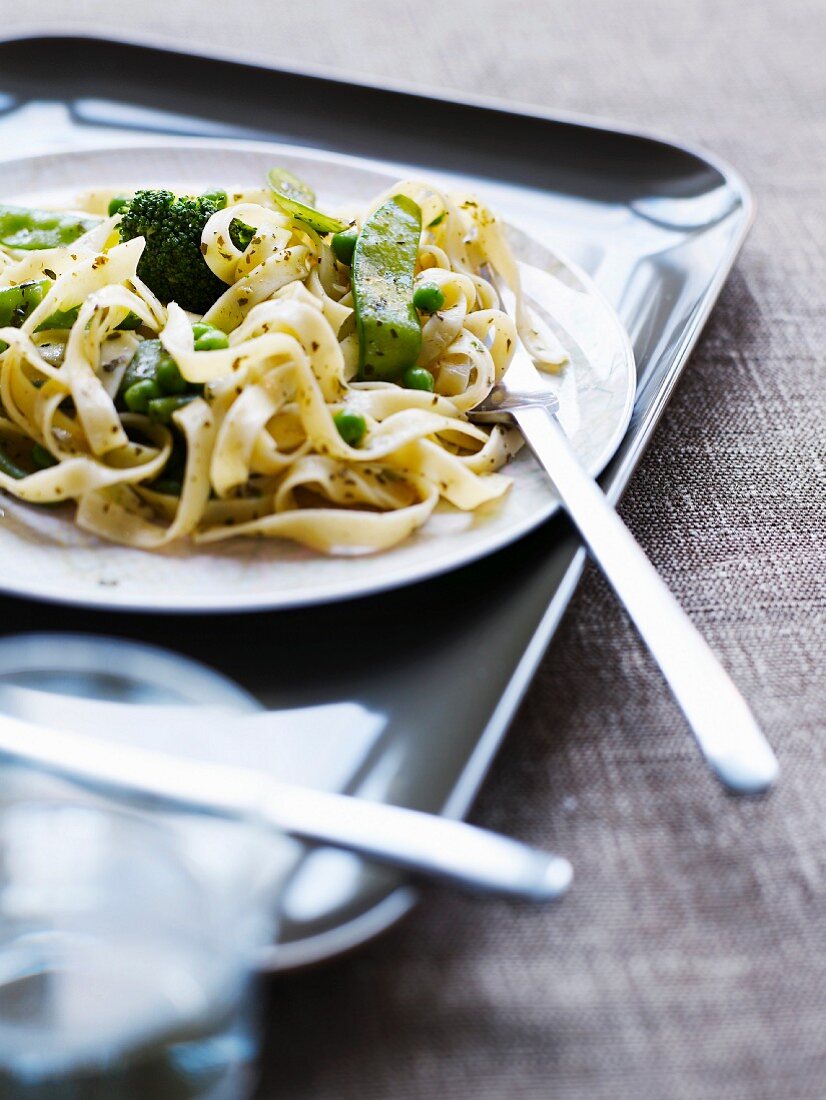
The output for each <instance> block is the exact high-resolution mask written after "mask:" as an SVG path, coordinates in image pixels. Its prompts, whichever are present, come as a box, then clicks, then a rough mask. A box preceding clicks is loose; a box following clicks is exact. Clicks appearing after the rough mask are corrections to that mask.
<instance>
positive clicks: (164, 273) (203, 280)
mask: <svg viewBox="0 0 826 1100" xmlns="http://www.w3.org/2000/svg"><path fill="white" fill-rule="evenodd" d="M218 209H219V207H218V206H217V205H216V204H215V203H214V202H212V201H211V200H210V199H208V198H206V197H204V196H201V197H200V198H192V197H191V196H183V197H182V198H177V199H176V198H175V196H174V195H173V194H172V192H171V191H138V192H137V193H136V195H135V196H134V198H132V199H131V200H130V202H129V203H128V205H127V206H125V207H124V208H123V217H122V219H121V223H120V239H121V240H122V241H131V240H132V239H133V238H134V237H145V238H146V247H145V248H144V250H143V255H142V256H141V258H140V260H139V261H138V275H139V276H140V278H141V279H143V281H144V282H145V283H146V285H147V286H148V287H149V288H150V290H153V291H154V292H155V294H157V296H158V297H159V298H160V299H161V301H162V302H164V303H168V302H172V301H174V302H177V303H178V305H179V306H181V308H182V309H188V310H191V311H192V312H193V313H206V311H207V310H208V309H209V307H210V306H211V305H212V304H213V302H214V301H215V300H216V299H217V298H218V297H219V296H220V295H221V294H223V292H224V291H225V290H226V288H227V287H226V283H224V282H223V281H222V280H221V279H219V278H218V276H217V275H215V274H213V272H212V271H210V269H209V268H208V267H207V264H206V261H205V260H204V257H203V256H202V255H201V233H202V231H203V228H204V226H205V225H206V223H207V222H208V221H209V219H210V218H211V217H212V215H213V214H214V213H215V212H216V211H217V210H218Z"/></svg>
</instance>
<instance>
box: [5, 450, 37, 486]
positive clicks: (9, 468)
mask: <svg viewBox="0 0 826 1100" xmlns="http://www.w3.org/2000/svg"><path fill="white" fill-rule="evenodd" d="M0 470H2V472H3V473H4V474H5V475H6V476H7V477H13V478H16V480H17V481H20V479H21V478H24V477H28V476H29V474H30V473H31V470H24V469H23V467H22V466H18V465H17V463H16V462H15V461H14V459H12V458H9V456H8V454H7V453H6V449H5V447H4V446H0Z"/></svg>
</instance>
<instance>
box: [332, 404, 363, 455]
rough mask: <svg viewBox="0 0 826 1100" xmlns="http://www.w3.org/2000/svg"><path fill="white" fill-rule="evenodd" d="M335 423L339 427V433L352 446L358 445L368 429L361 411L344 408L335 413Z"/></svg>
mask: <svg viewBox="0 0 826 1100" xmlns="http://www.w3.org/2000/svg"><path fill="white" fill-rule="evenodd" d="M333 423H334V424H335V426H336V427H337V428H338V434H339V435H340V436H341V438H342V439H343V440H344V442H345V443H346V444H348V446H350V447H358V445H359V443H361V441H362V439H364V433H365V432H366V431H367V421H366V420H365V419H364V417H363V416H362V415H361V413H352V412H347V411H346V410H342V411H341V412H337V413H336V414H335V416H334V417H333Z"/></svg>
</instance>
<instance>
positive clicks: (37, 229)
mask: <svg viewBox="0 0 826 1100" xmlns="http://www.w3.org/2000/svg"><path fill="white" fill-rule="evenodd" d="M99 222H100V218H93V217H87V216H85V215H83V214H60V213H58V212H57V211H55V210H30V209H28V208H27V207H25V206H0V244H4V245H5V246H6V247H7V248H22V249H26V250H32V249H36V248H60V247H61V245H65V244H71V243H72V242H73V241H76V240H77V239H78V237H80V236H82V235H83V234H84V233H87V232H88V231H89V230H90V229H94V227H95V226H96V225H97V224H98V223H99Z"/></svg>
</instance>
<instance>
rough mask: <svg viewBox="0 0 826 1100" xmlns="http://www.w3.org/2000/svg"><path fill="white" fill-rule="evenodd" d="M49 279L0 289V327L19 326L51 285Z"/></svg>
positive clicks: (41, 299)
mask: <svg viewBox="0 0 826 1100" xmlns="http://www.w3.org/2000/svg"><path fill="white" fill-rule="evenodd" d="M51 285H52V284H51V281H50V280H49V279H38V280H34V281H32V282H28V283H20V284H19V286H4V287H3V289H2V290H0V328H5V327H7V326H11V327H12V328H20V326H21V325H22V324H23V322H24V321H25V320H26V318H27V317H28V316H29V314H30V313H31V312H32V311H33V310H34V309H36V308H37V306H39V305H40V303H41V302H42V301H43V299H44V298H45V297H46V294H47V292H48V290H49V287H50V286H51Z"/></svg>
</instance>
